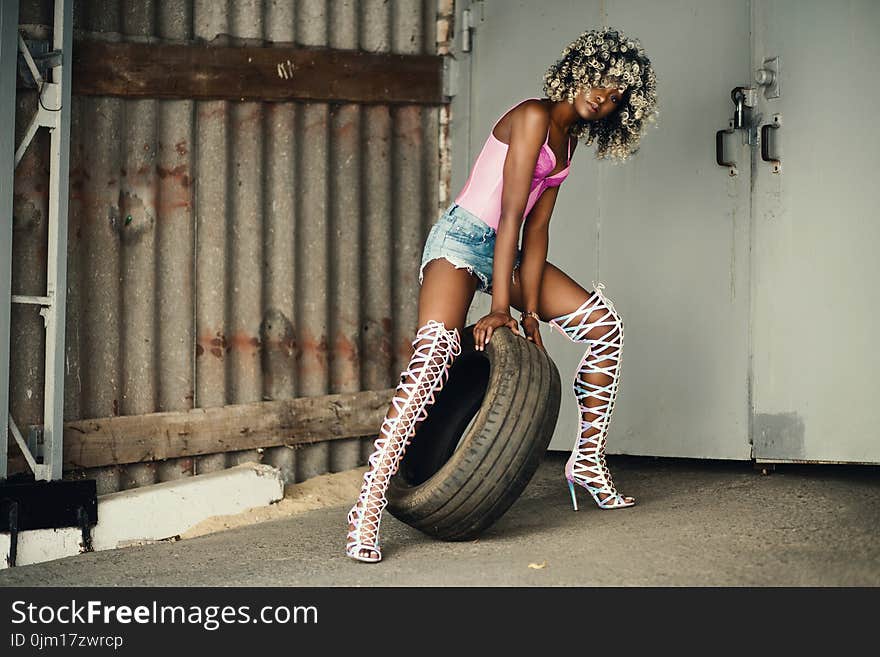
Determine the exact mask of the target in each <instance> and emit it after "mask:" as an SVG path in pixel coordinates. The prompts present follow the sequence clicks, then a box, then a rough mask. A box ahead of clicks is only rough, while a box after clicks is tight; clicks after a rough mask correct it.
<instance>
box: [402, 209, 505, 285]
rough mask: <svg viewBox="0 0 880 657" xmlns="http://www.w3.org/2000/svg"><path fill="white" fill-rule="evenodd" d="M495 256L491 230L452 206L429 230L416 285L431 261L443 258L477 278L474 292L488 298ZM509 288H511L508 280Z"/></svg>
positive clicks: (474, 216) (483, 222)
mask: <svg viewBox="0 0 880 657" xmlns="http://www.w3.org/2000/svg"><path fill="white" fill-rule="evenodd" d="M494 255H495V229H494V228H492V227H491V226H489V225H488V224H487V223H486V222H485V221H483V220H482V219H480V218H479V217H477V216H476V215H474V214H471V213H470V212H468V211H467V210H465V209H464V208H463V207H461V206H460V205H456V204H455V203H453V204H452V205H450V206H449V207H448V208H447V209H446V212H444V213H443V215H442V216H441V217H440V219H438V220H437V222H436V223H435V224H434V225H433V226H431V232H429V233H428V239H427V240H425V248H424V250H423V251H422V265H421V267H419V285H421V284H422V282H423V280H424V271H425V265H427V264H428V263H429V262H430V261H431V260H434V259H435V258H445V259H446V260H448V261H449V262H450V263H452V265H453V266H455V267H456V268H457V269H461V268H464V269H467V270H468V271H469V272H470V273H471V274H473V275H475V276H476V277H477V290H478V291H480V292H484V293H485V294H492V261H493V258H494ZM521 260H522V252H521V251H520V249H518V248H517V250H516V260H515V261H514V265H513V268H514V269H516V268H517V267H519V264H520V261H521ZM511 284H513V280H512V276H511Z"/></svg>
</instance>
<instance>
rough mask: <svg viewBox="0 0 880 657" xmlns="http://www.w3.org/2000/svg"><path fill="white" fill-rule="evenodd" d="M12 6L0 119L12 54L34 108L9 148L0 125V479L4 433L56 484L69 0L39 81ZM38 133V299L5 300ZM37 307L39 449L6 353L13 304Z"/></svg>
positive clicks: (4, 39)
mask: <svg viewBox="0 0 880 657" xmlns="http://www.w3.org/2000/svg"><path fill="white" fill-rule="evenodd" d="M18 9H19V2H18V0H3V1H2V2H0V116H6V117H14V116H15V107H16V105H15V90H16V69H17V64H18V57H17V56H16V49H18V50H19V51H20V52H21V54H22V55H23V56H24V58H25V61H26V62H27V65H28V69H29V70H30V72H31V75H32V76H33V78H34V81H35V82H36V86H37V108H36V112H35V114H34V117H33V119H32V120H31V122H30V124H29V126H28V129H27V130H26V132H25V135H24V137H23V139H22V142H21V144H19V146H18V147H17V148H14V141H15V121H14V120H11V121H10V120H7V121H5V122H3V124H2V125H0V274H2V275H0V427H2V438H0V480H5V479H6V478H7V474H8V454H7V447H8V441H9V431H11V432H12V435H13V438H14V439H15V442H16V443H17V444H18V447H19V449H21V451H22V454H24V456H25V459H26V460H27V462H28V465H29V466H30V468H31V470H32V471H33V473H34V478H35V479H36V480H46V481H52V480H56V479H61V470H62V463H63V461H62V444H63V437H64V327H65V317H66V301H67V203H68V171H69V154H70V111H71V105H70V87H71V51H72V47H73V0H56V1H55V12H54V21H53V30H52V51H51V52H50V53H49V54H48V55H47V56H45V57H43V58H42V59H43V60H44V61H46V63H47V65H48V66H49V68H50V72H51V74H50V76H49V77H50V80H44V79H43V77H42V75H41V74H40V72H39V69H38V67H37V65H36V63H35V62H34V58H33V57H32V56H31V53H30V51H29V50H28V48H27V45H26V44H25V42H24V40H23V39H22V38H21V36H20V35H19V33H18ZM39 128H48V130H49V133H50V138H51V145H50V162H49V237H48V248H47V254H48V258H47V276H46V295H45V296H24V295H13V294H12V257H13V251H12V191H13V189H12V188H13V178H14V171H15V167H16V166H17V165H18V163H19V162H20V161H21V158H22V157H23V156H24V153H25V151H26V150H27V148H28V146H29V145H30V143H31V141H32V140H33V138H34V135H35V134H36V132H37V130H38V129H39ZM14 303H22V304H33V305H37V306H40V315H41V316H42V317H43V324H44V327H45V329H46V359H45V366H44V374H45V376H44V381H45V383H44V393H45V394H44V402H43V426H42V444H39V443H38V442H36V441H33V442H32V443H31V444H30V445H28V444H27V442H26V441H25V439H24V437H23V436H22V435H21V431H20V430H19V428H18V426H17V425H16V423H15V421H14V419H13V417H12V415H11V414H10V413H9V348H10V337H11V336H10V321H11V315H12V304H14Z"/></svg>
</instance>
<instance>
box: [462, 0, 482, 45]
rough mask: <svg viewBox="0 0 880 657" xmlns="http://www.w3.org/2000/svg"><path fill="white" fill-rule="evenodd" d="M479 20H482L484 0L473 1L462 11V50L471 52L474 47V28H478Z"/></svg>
mask: <svg viewBox="0 0 880 657" xmlns="http://www.w3.org/2000/svg"><path fill="white" fill-rule="evenodd" d="M477 20H479V21H480V22H482V21H483V20H484V15H483V0H477V1H476V2H472V3H471V4H470V6H469V7H467V8H466V9H463V10H462V12H461V51H462V52H470V51H471V50H472V49H473V36H474V35H473V30H475V29H476V28H477Z"/></svg>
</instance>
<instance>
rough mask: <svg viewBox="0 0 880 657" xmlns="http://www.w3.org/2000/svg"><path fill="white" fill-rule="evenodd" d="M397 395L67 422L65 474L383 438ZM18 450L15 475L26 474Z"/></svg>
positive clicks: (368, 393)
mask: <svg viewBox="0 0 880 657" xmlns="http://www.w3.org/2000/svg"><path fill="white" fill-rule="evenodd" d="M394 390H395V389H394V388H388V389H387V390H367V391H364V392H356V393H348V394H337V395H323V396H320V397H301V398H298V399H284V400H281V401H269V402H256V403H253V404H239V405H234V406H219V407H216V408H195V409H193V410H191V411H183V412H169V413H150V414H148V415H128V416H118V417H107V418H97V419H92V420H75V421H71V422H65V423H64V469H65V470H71V469H79V468H95V467H100V466H107V465H122V464H125V463H143V462H146V461H158V460H162V459H170V458H180V457H182V456H197V455H200V454H216V453H219V452H232V451H238V450H243V449H255V448H258V447H276V446H278V445H301V444H308V443H315V442H320V441H324V440H338V439H341V438H354V437H357V436H371V435H376V434H378V433H379V426H380V425H381V424H382V419H383V418H384V417H385V413H386V411H387V410H388V404H389V403H390V402H391V397H392V396H393V394H394ZM14 451H15V456H16V457H17V458H13V455H12V454H10V471H11V472H12V471H21V469H22V468H21V466H22V465H23V466H24V468H25V469H27V465H25V464H24V459H23V458H21V456H20V454H18V449H17V448H15V450H14ZM12 466H15V467H12Z"/></svg>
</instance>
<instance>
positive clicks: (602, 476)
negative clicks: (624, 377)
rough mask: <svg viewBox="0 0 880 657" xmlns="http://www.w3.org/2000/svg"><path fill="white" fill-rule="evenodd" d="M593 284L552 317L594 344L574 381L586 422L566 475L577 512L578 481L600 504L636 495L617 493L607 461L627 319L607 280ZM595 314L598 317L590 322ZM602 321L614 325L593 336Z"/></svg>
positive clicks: (627, 502) (628, 501)
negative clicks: (574, 304)
mask: <svg viewBox="0 0 880 657" xmlns="http://www.w3.org/2000/svg"><path fill="white" fill-rule="evenodd" d="M593 289H594V290H595V291H596V293H595V294H592V295H590V298H589V299H587V300H586V301H585V302H584V303H583V304H581V305H580V306H579V307H578V308H577V309H576V310H574V311H573V312H570V313H568V314H565V315H561V316H559V317H555V318H553V319H551V320H550V322H549V323H550V325H551V326H553V327H555V328H556V329H557V330H558V331H560V332H561V333H562V334H563V335H565V336H566V337H568V338H569V339H570V340H572V341H573V342H586V343H588V344H589V347H588V349H587V351H586V353H585V354H584V357H583V358H582V359H581V362H580V364H579V365H578V369H577V371H576V372H575V376H574V381H573V382H572V387H573V388H574V393H575V397H576V398H577V402H578V411H579V413H580V422H579V430H578V433H577V436H576V437H575V443H574V449H573V450H572V452H571V456H570V457H569V459H568V461H567V462H566V464H565V479H566V480H567V481H568V489H569V492H570V493H571V502H572V505H573V506H574V510H575V511H577V508H578V507H577V498H576V497H575V492H574V484H578V485H580V486H582V487H583V488H585V489H586V490H587V491H588V492H589V493H590V495H592V496H593V499H594V500H595V501H596V504H597V505H598V506H599V508H600V509H620V508H624V507H628V506H633V505H634V504H635V500H634V499H633V498H631V497H625V496H623V495H621V494H620V493H618V492H617V489H615V487H614V483H613V481H612V480H611V473H610V472H609V470H608V467H607V465H606V464H605V440H606V438H607V436H608V424H609V422H610V420H611V413H612V412H613V411H614V400H615V399H616V398H617V388H618V384H619V382H620V364H621V357H622V352H623V321H622V320H621V319H620V316H619V315H618V314H617V312H616V311H615V309H614V305H613V304H612V303H611V301H610V300H609V299H608V298H606V297H605V295H604V294H602V290H603V289H605V285H603V284H602V283H599V284H598V285H597V284H596V283H595V282H593ZM597 311H598V312H597ZM591 316H592V318H593V320H592V321H590V317H591ZM601 326H605V327H608V330H607V331H605V332H604V333H603V334H602V336H601V337H600V338H598V339H594V338H589V337H587V334H588V333H590V332H591V331H592V330H593V329H595V328H596V327H601ZM603 361H610V364H606V366H604V367H600V366H599V365H598V363H600V362H603ZM588 374H605V375H607V376H608V377H610V378H611V381H610V382H609V383H607V384H606V385H598V384H595V383H591V382H590V381H588V380H587V378H586V375H588ZM590 398H592V399H593V400H597V401H598V402H599V404H598V405H596V406H588V405H587V400H588V399H590ZM588 414H590V415H593V416H596V417H595V418H594V419H592V420H588V419H586V418H587V415H588ZM590 429H595V433H593V434H591V435H589V436H585V435H584V434H585V433H586V432H588V431H589V430H590Z"/></svg>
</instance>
